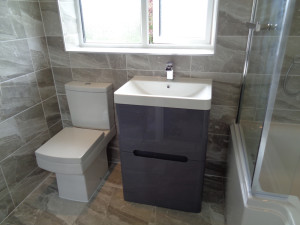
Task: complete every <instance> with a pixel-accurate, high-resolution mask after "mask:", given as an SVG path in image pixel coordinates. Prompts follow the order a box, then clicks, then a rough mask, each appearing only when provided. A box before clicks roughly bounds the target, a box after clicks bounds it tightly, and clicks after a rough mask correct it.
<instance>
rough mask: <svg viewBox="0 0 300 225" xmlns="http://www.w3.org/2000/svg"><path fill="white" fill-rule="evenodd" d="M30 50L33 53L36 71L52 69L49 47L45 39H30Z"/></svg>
mask: <svg viewBox="0 0 300 225" xmlns="http://www.w3.org/2000/svg"><path fill="white" fill-rule="evenodd" d="M27 41H28V45H29V50H30V53H31V58H32V63H33V67H34V70H35V71H37V70H41V69H45V68H49V67H50V59H49V53H48V46H47V42H46V38H45V37H36V38H29V39H28V40H27Z"/></svg>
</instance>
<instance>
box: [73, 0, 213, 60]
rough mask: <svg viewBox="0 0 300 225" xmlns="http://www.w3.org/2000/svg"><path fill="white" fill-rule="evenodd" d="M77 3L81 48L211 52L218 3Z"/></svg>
mask: <svg viewBox="0 0 300 225" xmlns="http://www.w3.org/2000/svg"><path fill="white" fill-rule="evenodd" d="M77 1H78V3H79V4H78V7H77V8H78V14H79V18H80V19H79V22H80V26H79V27H80V31H81V32H80V33H81V35H82V37H81V41H80V46H81V47H93V48H95V47H99V48H101V49H102V50H103V49H111V48H113V49H119V51H120V52H132V51H133V52H142V53H144V52H150V53H156V52H157V51H155V50H157V49H160V50H162V49H164V50H166V53H174V52H175V53H179V54H184V51H185V50H192V51H193V50H196V51H194V52H197V50H211V51H213V49H214V42H215V33H216V32H215V29H216V14H217V3H218V0H77ZM122 49H123V50H124V49H126V50H124V51H122ZM128 49H131V50H128ZM134 49H135V50H134ZM172 49H173V50H174V49H176V50H177V51H172ZM104 51H106V50H104ZM107 51H108V50H107ZM115 52H118V51H117V50H116V51H115ZM189 52H191V51H189ZM160 53H163V52H160ZM206 53H207V52H206ZM208 54H209V53H208Z"/></svg>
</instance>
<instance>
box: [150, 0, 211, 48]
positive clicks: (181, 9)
mask: <svg viewBox="0 0 300 225" xmlns="http://www.w3.org/2000/svg"><path fill="white" fill-rule="evenodd" d="M208 6H209V5H208V0H184V1H183V0H154V9H153V17H154V18H153V19H154V25H153V28H154V41H153V42H154V43H174V44H189V43H195V44H197V43H204V42H208V41H209V40H208V39H209V38H210V36H209V33H207V30H208V29H207V28H208V26H211V24H210V18H209V15H208V11H209V10H208V9H209V7H208Z"/></svg>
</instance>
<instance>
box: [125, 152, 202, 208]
mask: <svg viewBox="0 0 300 225" xmlns="http://www.w3.org/2000/svg"><path fill="white" fill-rule="evenodd" d="M147 154H148V155H147ZM121 161H122V164H121V166H122V177H123V188H124V189H123V191H124V198H125V200H127V201H132V202H138V203H142V204H150V205H156V206H161V207H166V208H171V209H177V210H183V211H189V212H199V211H200V210H201V200H202V196H201V195H202V186H203V174H204V166H205V161H192V160H186V159H185V158H184V157H176V156H174V155H173V156H172V155H167V154H158V155H151V153H149V152H146V153H145V152H142V151H141V152H139V153H136V152H134V153H133V152H121Z"/></svg>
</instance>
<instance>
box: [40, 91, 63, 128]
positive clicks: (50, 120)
mask: <svg viewBox="0 0 300 225" xmlns="http://www.w3.org/2000/svg"><path fill="white" fill-rule="evenodd" d="M43 108H44V113H45V118H46V121H47V125H48V128H49V127H51V126H53V125H54V124H56V123H57V122H58V121H60V120H61V118H60V112H59V106H58V101H57V97H56V96H53V97H52V98H49V99H47V100H46V101H44V102H43Z"/></svg>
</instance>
